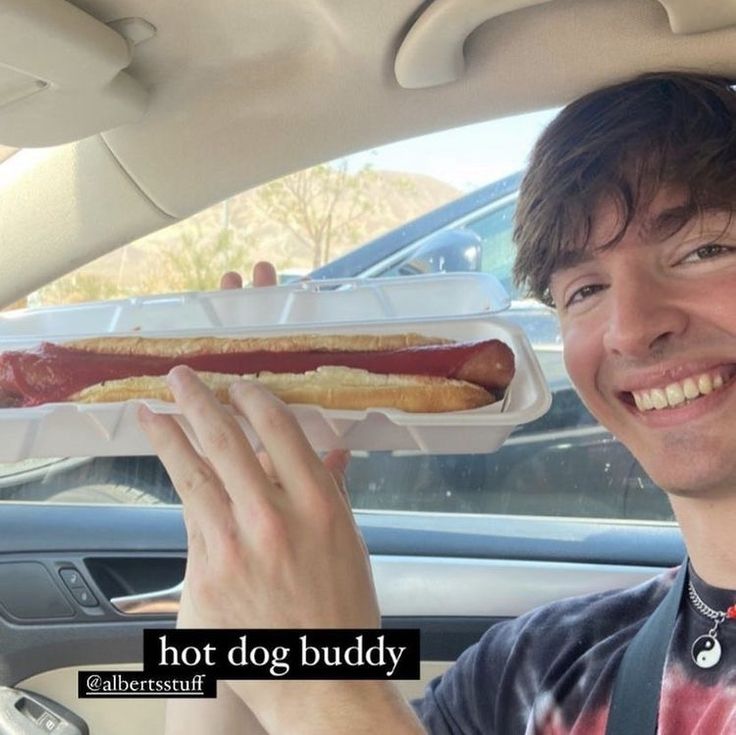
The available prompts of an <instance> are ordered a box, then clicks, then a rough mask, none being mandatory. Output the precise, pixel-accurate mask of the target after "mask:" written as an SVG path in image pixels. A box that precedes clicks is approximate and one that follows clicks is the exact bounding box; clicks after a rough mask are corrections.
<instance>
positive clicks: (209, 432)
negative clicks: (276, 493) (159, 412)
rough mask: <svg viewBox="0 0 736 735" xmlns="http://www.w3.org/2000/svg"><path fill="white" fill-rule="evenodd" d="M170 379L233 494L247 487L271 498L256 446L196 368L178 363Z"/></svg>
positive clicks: (233, 496)
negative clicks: (198, 375) (205, 383)
mask: <svg viewBox="0 0 736 735" xmlns="http://www.w3.org/2000/svg"><path fill="white" fill-rule="evenodd" d="M167 381H168V383H169V387H170V388H171V391H172V393H173V394H174V398H175V399H176V403H177V404H178V406H179V408H180V409H181V411H182V413H183V415H184V416H185V417H186V419H187V421H188V422H189V424H190V426H191V427H192V430H193V431H194V435H195V436H196V437H197V441H198V442H199V444H200V446H201V447H202V451H203V453H204V455H205V457H207V459H208V460H209V463H210V464H211V466H212V468H214V472H215V473H216V475H217V476H218V477H219V479H220V480H221V481H222V485H223V486H224V489H225V492H226V493H227V494H228V495H229V496H230V498H231V499H232V500H236V499H238V496H242V495H243V493H244V492H245V489H246V488H247V492H248V493H249V494H250V495H251V496H257V495H261V496H266V497H269V498H270V495H271V492H272V488H271V486H270V483H269V481H268V478H267V477H266V475H265V474H264V472H263V469H262V468H261V464H260V462H259V461H258V459H257V457H256V455H255V452H254V451H253V448H252V447H251V446H250V444H249V443H248V439H247V438H246V436H245V434H244V433H243V431H242V430H241V428H240V427H239V426H238V424H237V422H236V421H235V419H234V418H233V416H232V415H231V414H229V413H228V412H227V411H226V410H225V407H224V406H223V405H222V404H221V403H220V402H219V401H218V400H217V399H216V398H215V396H214V395H213V394H212V391H210V390H209V389H208V388H207V387H206V386H205V385H204V384H203V383H202V381H201V380H200V379H199V378H198V377H197V376H196V374H195V373H194V371H193V370H190V369H189V368H188V367H185V366H183V365H178V366H177V367H175V368H174V369H173V370H172V371H171V372H170V373H169V376H168V378H167Z"/></svg>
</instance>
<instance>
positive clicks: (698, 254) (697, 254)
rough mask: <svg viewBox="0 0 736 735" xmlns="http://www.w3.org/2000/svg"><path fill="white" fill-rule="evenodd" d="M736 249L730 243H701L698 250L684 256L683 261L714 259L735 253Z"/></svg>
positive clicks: (695, 261) (692, 261)
mask: <svg viewBox="0 0 736 735" xmlns="http://www.w3.org/2000/svg"><path fill="white" fill-rule="evenodd" d="M735 250H736V248H734V247H729V246H728V245H719V244H717V243H710V244H709V245H701V246H700V247H699V248H697V249H696V250H693V251H692V253H690V254H689V255H688V256H686V257H685V258H683V259H682V260H681V261H680V262H681V263H700V262H701V261H703V260H712V259H713V258H718V257H719V256H721V255H727V254H728V253H733V252H734V251H735Z"/></svg>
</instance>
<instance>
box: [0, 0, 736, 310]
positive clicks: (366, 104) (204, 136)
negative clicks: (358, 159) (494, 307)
mask: <svg viewBox="0 0 736 735" xmlns="http://www.w3.org/2000/svg"><path fill="white" fill-rule="evenodd" d="M75 4H77V5H78V6H79V7H81V8H82V9H84V10H86V11H88V12H90V13H92V14H93V15H95V16H96V17H97V18H98V19H100V20H103V21H109V20H114V19H119V18H123V17H130V16H140V17H143V18H145V19H146V20H148V21H149V22H151V23H152V24H153V25H154V26H156V27H157V29H158V33H157V36H156V37H155V38H154V39H152V40H150V41H147V42H145V43H144V44H142V45H141V46H139V47H137V48H136V49H135V54H134V62H133V64H132V66H131V67H130V68H129V71H130V73H131V75H132V76H134V77H136V78H138V79H139V80H140V81H142V82H143V83H144V84H145V85H146V86H147V87H148V88H149V90H150V93H151V94H150V97H151V103H150V108H149V110H148V113H147V114H146V116H145V117H144V119H143V120H142V121H141V122H139V123H136V124H134V125H129V126H126V127H122V128H118V129H117V130H114V131H110V132H108V133H105V134H103V135H101V136H97V137H96V138H92V139H87V140H86V141H83V142H82V143H80V144H76V145H69V146H63V147H61V148H59V149H57V150H54V151H53V153H52V155H51V156H50V157H48V158H47V160H46V161H45V163H44V165H43V166H39V167H37V168H36V169H31V170H29V171H25V172H23V173H22V175H21V174H18V176H17V177H16V181H15V186H13V187H6V188H4V189H0V217H2V221H3V226H2V228H0V252H2V258H3V272H4V276H5V278H4V279H3V282H2V284H0V303H9V302H12V301H14V300H15V299H16V298H17V297H19V296H22V295H24V294H25V293H27V292H28V291H30V290H33V289H34V288H36V287H38V286H40V285H42V284H44V283H46V282H48V281H49V280H52V279H53V278H55V277H57V276H59V275H61V274H62V273H64V272H66V271H68V270H71V269H72V268H74V267H76V266H78V265H80V264H81V263H83V262H85V261H88V260H91V259H93V258H94V257H97V256H98V255H100V254H102V253H104V252H107V251H109V250H110V249H112V248H114V247H117V246H119V245H122V244H124V243H125V242H127V241H129V240H130V239H133V238H135V237H138V236H142V235H144V234H146V233H147V232H150V231H152V230H155V229H158V228H160V227H162V226H165V225H166V224H170V223H171V222H172V221H173V220H175V219H179V218H182V217H186V216H188V215H189V214H192V213H193V212H195V211H198V210H200V209H202V208H204V207H206V206H208V205H210V204H212V203H214V202H217V201H220V200H222V199H224V198H225V197H227V196H229V195H231V194H234V193H236V192H239V191H242V190H244V189H246V188H249V187H250V186H253V185H256V184H258V183H261V182H263V181H266V180H270V179H272V178H275V177H277V176H280V175H282V174H285V173H288V172H290V171H294V170H297V169H300V168H303V167H305V166H308V165H310V164H314V163H317V162H320V161H324V160H328V159H332V158H335V157H337V156H340V155H342V154H345V153H348V152H353V151H356V150H361V149H365V148H368V147H371V146H375V145H378V144H380V143H384V142H387V141H391V140H398V139H401V138H406V137H411V136H414V135H417V134H420V133H423V132H429V131H432V130H438V129H444V128H449V127H454V126H457V125H461V124H466V123H470V122H476V121H480V120H485V119H490V118H494V117H501V116H505V115H509V114H513V113H518V112H522V111H527V110H531V109H539V108H545V107H551V106H555V105H559V104H562V103H565V102H567V101H569V100H570V99H571V98H573V97H575V96H577V95H579V94H581V93H583V92H586V91H589V90H590V89H593V88H595V87H597V86H600V85H601V84H603V83H606V82H610V81H614V80H619V79H623V78H626V77H628V76H631V75H633V74H636V73H639V72H642V71H645V70H657V69H674V68H677V69H701V70H708V71H717V72H720V73H725V74H728V75H732V76H736V57H734V55H733V53H732V49H733V48H734V47H736V43H735V42H736V28H732V29H729V30H726V31H714V32H711V33H706V34H695V35H691V36H674V35H673V34H672V33H671V31H670V29H669V25H668V20H667V15H666V13H665V11H664V9H663V7H662V6H661V5H660V4H659V3H658V2H657V0H554V2H550V3H547V4H544V5H539V6H536V7H531V8H528V9H525V10H520V11H517V12H515V13H512V14H509V15H506V16H502V17H500V18H497V19H495V20H494V21H492V22H490V23H487V24H485V25H484V26H482V27H481V28H480V29H478V30H477V31H476V32H475V33H473V34H472V36H471V37H470V39H469V40H468V42H467V44H466V47H465V51H466V58H467V73H466V76H465V77H464V78H463V79H461V80H460V81H458V82H455V83H452V84H449V85H445V86H442V87H436V88H430V89H420V90H405V89H402V88H400V87H399V85H398V84H397V83H396V80H395V78H394V76H393V62H394V58H395V54H396V50H397V49H398V47H399V45H400V43H401V40H402V38H403V37H404V35H405V34H406V31H407V29H408V27H409V23H410V21H411V19H412V18H413V17H414V16H415V15H416V13H417V11H418V10H419V9H420V8H421V7H422V3H419V2H417V1H416V0H374V2H372V3H366V2H365V0H312V1H311V2H309V3H305V2H303V0H270V2H263V0H217V2H216V3H203V2H200V1H199V0H161V1H160V2H156V3H151V2H150V1H149V0H80V1H79V2H77V3H75ZM27 153H28V152H26V151H22V152H21V153H19V154H18V155H17V156H15V157H14V158H13V159H11V160H10V161H8V162H6V164H5V165H8V164H10V163H12V162H13V160H14V159H22V158H23V157H24V156H25V155H26V154H27ZM31 153H32V152H31ZM19 165H20V164H19ZM39 212H40V213H42V216H43V217H44V220H45V221H44V222H40V223H39V222H38V217H39ZM29 258H30V259H32V261H29V260H28V259H29ZM29 262H32V264H33V265H32V267H29Z"/></svg>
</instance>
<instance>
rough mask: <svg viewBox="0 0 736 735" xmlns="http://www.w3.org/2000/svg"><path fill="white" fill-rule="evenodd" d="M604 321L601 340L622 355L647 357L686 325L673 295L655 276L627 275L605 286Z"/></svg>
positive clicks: (684, 317) (684, 316)
mask: <svg viewBox="0 0 736 735" xmlns="http://www.w3.org/2000/svg"><path fill="white" fill-rule="evenodd" d="M608 297H609V304H610V310H609V311H608V320H609V321H608V325H607V327H606V331H605V335H604V339H603V343H604V346H605V348H606V349H607V350H609V351H610V352H613V353H615V354H618V355H621V356H626V357H639V358H642V357H648V356H651V354H652V352H654V351H656V350H657V349H661V348H662V347H663V346H664V345H665V344H666V343H667V342H668V341H669V340H670V339H672V337H674V336H677V335H680V334H682V332H683V331H684V330H685V329H686V328H687V323H688V317H687V313H686V312H685V311H684V310H683V309H682V308H681V307H680V306H679V305H678V304H677V300H676V295H675V294H672V293H670V291H669V290H668V289H667V288H666V287H665V286H663V285H662V284H659V283H657V282H656V279H646V278H637V277H633V276H632V277H629V278H627V279H624V280H623V281H620V282H618V283H616V284H613V285H611V286H610V287H609V293H608Z"/></svg>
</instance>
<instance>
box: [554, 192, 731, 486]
mask: <svg viewBox="0 0 736 735" xmlns="http://www.w3.org/2000/svg"><path fill="white" fill-rule="evenodd" d="M682 204H683V196H682V194H678V193H677V192H675V191H673V190H662V191H660V193H659V194H658V195H657V196H656V197H655V199H654V201H653V202H652V204H651V205H650V206H649V207H648V209H647V211H646V212H644V213H639V215H638V216H637V217H636V218H635V219H634V221H633V222H632V223H631V225H630V226H629V227H628V228H627V230H626V232H625V234H624V236H623V237H622V239H621V240H620V241H619V242H618V244H616V245H615V246H613V247H611V248H607V249H602V250H601V249H600V248H599V247H598V246H599V245H601V244H603V243H607V242H609V241H610V240H611V237H612V236H613V234H615V233H616V232H617V230H618V227H619V213H618V209H617V207H616V206H615V205H614V204H613V202H610V201H606V202H603V203H602V204H601V205H600V206H599V207H598V209H597V211H596V214H595V217H594V218H593V223H592V229H591V233H590V238H589V242H588V245H587V246H586V248H585V251H584V253H583V254H582V255H583V257H582V259H581V260H580V261H579V262H578V263H574V264H573V265H571V266H569V267H565V268H564V269H562V270H558V271H556V272H555V273H554V274H553V276H552V280H551V284H550V291H551V295H552V298H553V300H554V302H555V304H556V306H557V310H558V314H559V317H560V323H561V328H562V336H563V343H564V348H565V353H564V354H565V364H566V366H567V369H568V372H569V374H570V377H571V379H572V381H573V383H574V384H575V386H576V387H577V389H578V392H579V393H580V395H581V398H582V399H583V401H584V402H585V404H586V405H587V406H588V408H589V409H590V411H591V412H592V413H593V414H594V415H595V416H596V418H598V420H599V421H600V422H601V423H602V424H603V425H604V426H605V427H606V428H608V429H609V430H610V431H611V432H612V433H613V434H614V435H615V436H616V437H617V438H618V439H620V440H621V441H622V442H623V443H624V444H625V445H626V446H627V447H628V448H629V449H630V450H631V452H632V453H633V454H634V455H635V456H636V458H637V459H638V460H639V461H640V462H641V464H642V465H643V466H644V468H645V469H646V470H647V472H648V473H649V475H650V476H651V477H652V479H653V480H654V481H655V482H656V483H657V484H658V485H660V487H662V488H663V489H665V490H667V491H669V492H672V493H674V494H678V495H686V496H700V497H717V496H718V495H721V494H723V493H728V492H731V493H736V391H734V385H736V221H733V222H731V221H730V219H729V215H728V213H725V212H718V211H713V212H708V213H706V214H704V215H703V216H698V217H695V218H693V219H692V220H690V221H689V222H688V223H687V224H686V225H685V226H684V227H682V228H680V229H679V230H678V231H677V232H676V233H675V234H674V235H670V236H668V237H663V236H662V232H661V227H659V226H658V224H659V225H662V224H667V223H668V222H671V219H672V218H671V216H670V215H669V214H668V213H676V212H677V211H678V207H680V206H681V205H682Z"/></svg>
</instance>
